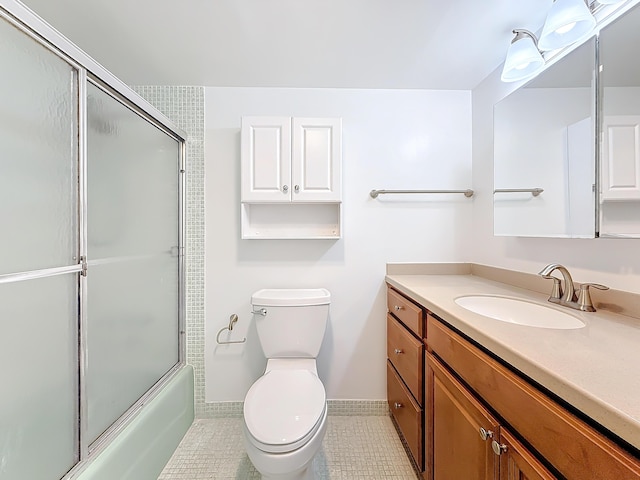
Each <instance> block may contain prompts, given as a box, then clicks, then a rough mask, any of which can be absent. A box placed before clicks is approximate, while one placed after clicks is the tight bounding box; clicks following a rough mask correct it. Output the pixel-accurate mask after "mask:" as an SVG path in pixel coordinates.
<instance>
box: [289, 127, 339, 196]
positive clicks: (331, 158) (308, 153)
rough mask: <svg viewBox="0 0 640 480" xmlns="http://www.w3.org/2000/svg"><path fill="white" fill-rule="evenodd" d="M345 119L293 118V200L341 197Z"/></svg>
mask: <svg viewBox="0 0 640 480" xmlns="http://www.w3.org/2000/svg"><path fill="white" fill-rule="evenodd" d="M341 129H342V120H341V119H340V118H294V119H293V153H292V164H291V174H292V176H291V184H292V185H291V188H292V197H291V198H292V200H293V201H294V202H339V201H340V200H341V198H342V173H341V163H342V158H341V157H342V139H341V137H342V133H341Z"/></svg>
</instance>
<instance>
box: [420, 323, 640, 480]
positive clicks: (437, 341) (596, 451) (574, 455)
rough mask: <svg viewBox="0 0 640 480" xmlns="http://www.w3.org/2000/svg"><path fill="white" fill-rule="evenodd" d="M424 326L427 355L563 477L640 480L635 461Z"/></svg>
mask: <svg viewBox="0 0 640 480" xmlns="http://www.w3.org/2000/svg"><path fill="white" fill-rule="evenodd" d="M427 323H428V326H427V329H428V330H429V340H428V345H429V347H430V348H431V350H432V351H433V352H435V353H436V354H437V355H438V357H440V358H441V359H442V360H443V361H444V362H446V364H447V365H449V367H450V368H451V369H452V370H454V371H455V372H457V374H458V375H459V376H460V377H461V378H462V379H463V380H464V382H465V383H466V384H467V385H469V386H470V387H471V388H472V389H473V390H474V391H475V392H476V393H477V394H478V396H480V397H481V398H482V399H483V400H485V401H486V402H487V404H489V405H491V407H492V408H493V409H494V410H495V411H496V412H497V413H498V414H499V415H500V416H501V417H502V418H504V419H505V421H506V422H508V423H509V425H510V426H511V427H512V428H513V429H514V430H515V431H517V432H518V433H519V434H520V435H521V436H522V437H524V438H526V439H527V442H528V443H529V444H531V446H532V447H533V448H535V450H536V451H537V452H539V453H540V455H541V456H542V457H544V458H545V459H547V460H548V461H549V463H550V464H551V465H553V466H554V468H555V469H557V470H558V471H559V472H560V473H561V474H562V475H563V476H564V477H566V478H568V479H576V480H577V479H580V480H582V479H587V478H598V479H599V480H620V479H623V478H624V479H625V480H627V479H640V460H639V459H638V458H636V457H633V456H632V455H631V454H629V453H627V452H626V451H624V450H623V449H622V448H620V447H619V446H617V445H616V444H615V443H613V442H612V441H611V440H609V439H608V438H606V437H604V436H603V435H602V434H601V433H599V432H598V431H596V430H595V429H593V428H592V427H590V426H589V425H587V424H586V423H585V422H583V421H581V420H580V419H579V418H577V417H576V416H575V415H573V414H572V413H570V412H569V411H568V410H566V409H565V408H563V407H562V406H560V405H559V404H558V403H556V402H554V401H553V400H551V399H550V398H549V397H548V396H546V395H544V394H543V393H542V392H540V391H539V390H537V389H536V388H534V387H533V386H532V385H530V384H529V383H527V382H526V381H525V380H524V379H522V378H520V377H519V376H517V375H515V374H514V373H513V372H511V371H510V370H508V369H507V368H506V367H504V366H503V365H502V364H500V363H499V362H497V361H496V360H494V359H493V358H490V357H489V356H488V355H486V354H485V353H484V352H482V351H481V350H479V349H478V348H476V347H475V346H473V345H472V344H471V343H470V342H468V341H467V340H466V339H464V338H462V337H461V336H459V335H457V334H456V333H454V332H453V331H452V330H450V329H449V328H448V327H447V326H445V325H444V324H442V323H441V322H439V321H438V320H436V319H435V318H433V317H431V316H428V317H427ZM523 412H526V414H524V413H523Z"/></svg>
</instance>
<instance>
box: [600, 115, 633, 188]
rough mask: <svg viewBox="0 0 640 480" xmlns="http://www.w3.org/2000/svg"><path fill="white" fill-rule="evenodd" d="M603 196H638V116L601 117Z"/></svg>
mask: <svg viewBox="0 0 640 480" xmlns="http://www.w3.org/2000/svg"><path fill="white" fill-rule="evenodd" d="M602 200H603V201H625V200H640V116H638V115H612V116H606V117H605V119H604V135H603V149H602Z"/></svg>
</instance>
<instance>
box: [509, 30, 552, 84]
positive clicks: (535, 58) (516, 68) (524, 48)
mask: <svg viewBox="0 0 640 480" xmlns="http://www.w3.org/2000/svg"><path fill="white" fill-rule="evenodd" d="M518 36H520V38H518ZM543 66H544V59H543V58H542V55H540V52H539V51H538V47H536V43H535V41H534V40H533V37H531V36H529V35H528V34H522V33H518V34H517V36H516V38H515V40H514V41H513V42H512V43H511V45H510V46H509V50H507V58H506V60H505V61H504V67H503V69H502V75H501V76H500V78H501V79H502V81H503V82H517V81H518V80H523V79H525V78H528V77H531V76H533V75H534V74H536V73H538V72H539V71H540V70H541V69H542V67H543Z"/></svg>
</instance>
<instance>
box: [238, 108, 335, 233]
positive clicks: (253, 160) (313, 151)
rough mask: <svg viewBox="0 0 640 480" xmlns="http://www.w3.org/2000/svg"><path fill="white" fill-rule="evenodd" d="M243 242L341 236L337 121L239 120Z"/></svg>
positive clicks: (262, 118) (264, 118) (284, 118)
mask: <svg viewBox="0 0 640 480" xmlns="http://www.w3.org/2000/svg"><path fill="white" fill-rule="evenodd" d="M240 155H241V162H240V164H241V165H240V167H241V168H240V186H241V194H240V200H241V209H240V210H241V219H240V220H241V222H240V223H241V230H242V238H243V239H304V238H307V239H323V238H327V239H337V238H340V236H341V201H342V173H341V172H342V169H341V164H342V120H341V119H340V118H291V117H243V118H242V129H241V133H240Z"/></svg>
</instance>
